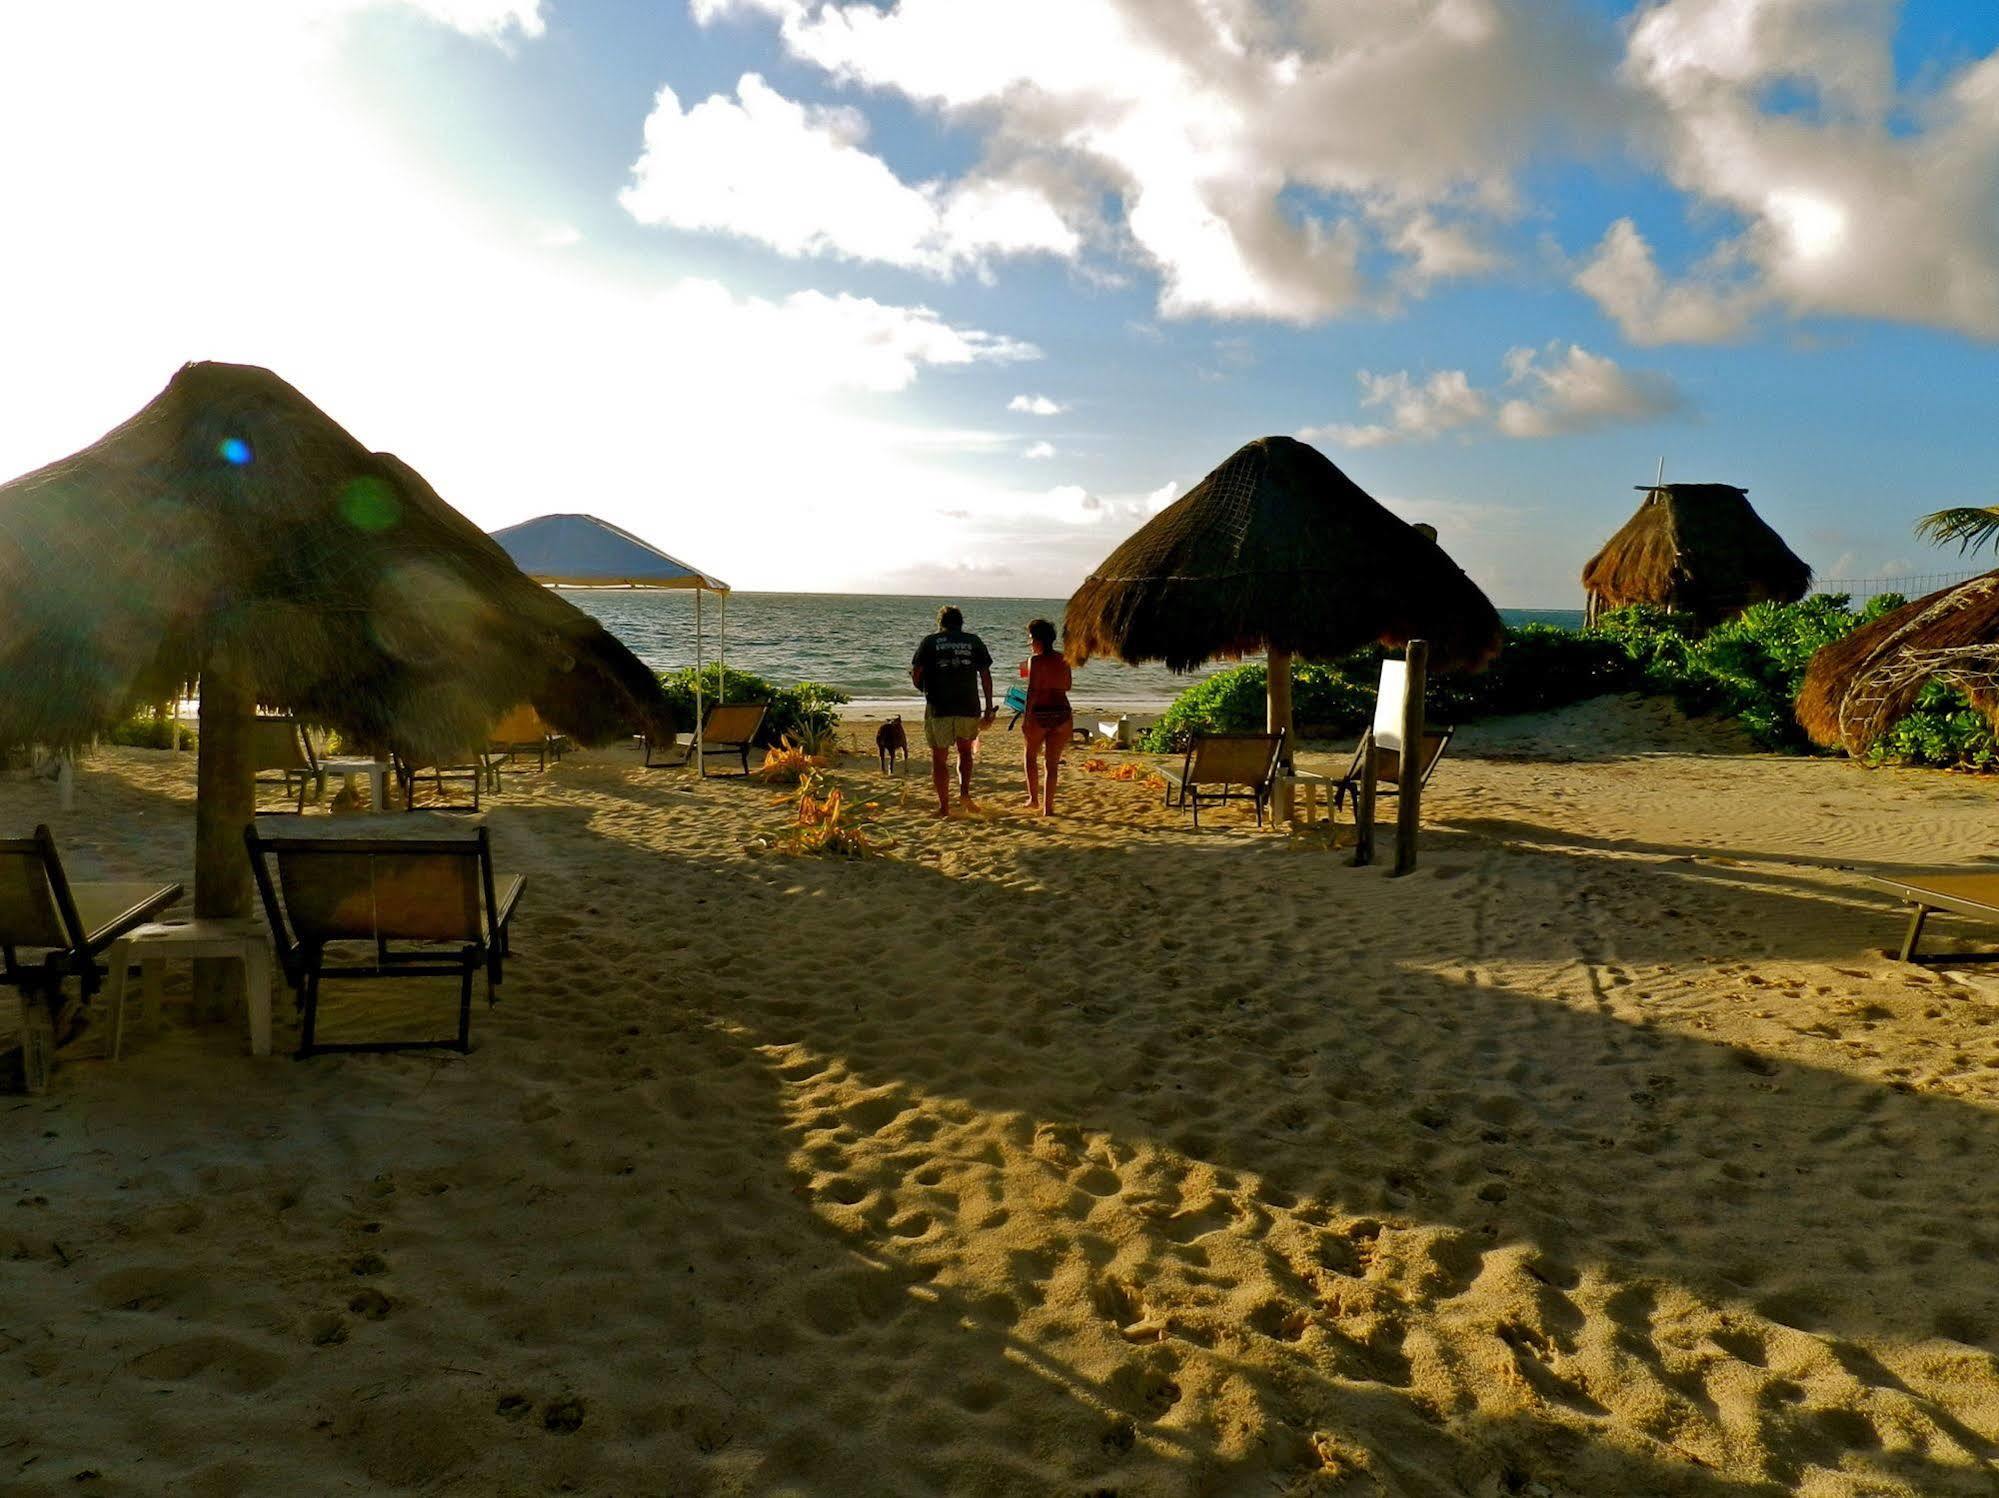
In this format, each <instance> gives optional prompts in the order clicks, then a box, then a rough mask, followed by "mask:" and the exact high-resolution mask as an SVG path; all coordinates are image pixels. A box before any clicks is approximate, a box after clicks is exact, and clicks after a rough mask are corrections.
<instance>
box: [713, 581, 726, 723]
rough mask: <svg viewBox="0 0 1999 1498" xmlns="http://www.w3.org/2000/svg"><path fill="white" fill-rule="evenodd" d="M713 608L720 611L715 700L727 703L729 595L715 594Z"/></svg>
mask: <svg viewBox="0 0 1999 1498" xmlns="http://www.w3.org/2000/svg"><path fill="white" fill-rule="evenodd" d="M715 607H716V608H717V609H718V610H720V615H719V618H720V620H721V622H720V624H719V625H718V627H717V633H718V635H719V637H720V644H719V645H718V647H717V649H716V659H717V660H719V661H720V662H721V663H722V679H721V680H720V681H719V682H718V683H716V686H715V700H716V701H717V702H727V701H728V700H729V595H728V594H727V593H717V594H716V595H715Z"/></svg>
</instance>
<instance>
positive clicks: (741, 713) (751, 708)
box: [645, 702, 770, 775]
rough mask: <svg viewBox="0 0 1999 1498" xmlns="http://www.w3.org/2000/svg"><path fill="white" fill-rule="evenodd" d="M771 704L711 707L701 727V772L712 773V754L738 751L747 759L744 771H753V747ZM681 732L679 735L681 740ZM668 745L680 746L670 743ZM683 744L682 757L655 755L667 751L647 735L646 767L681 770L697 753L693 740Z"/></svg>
mask: <svg viewBox="0 0 1999 1498" xmlns="http://www.w3.org/2000/svg"><path fill="white" fill-rule="evenodd" d="M769 713H770V707H769V705H768V704H767V703H762V702H726V703H717V704H716V705H715V706H713V707H711V708H709V709H708V716H707V717H706V718H705V719H703V720H702V726H701V754H702V765H701V773H702V774H703V775H706V774H707V773H708V765H707V757H708V756H709V755H711V754H716V753H721V754H734V755H736V756H738V757H739V758H740V759H741V760H742V762H743V774H745V775H748V774H749V773H750V750H751V749H753V748H755V747H756V742H757V737H758V735H760V734H761V733H762V732H763V727H764V719H765V717H767V716H768V715H769ZM678 737H679V735H677V734H676V735H675V739H676V740H677V739H678ZM664 747H665V748H672V747H676V746H675V745H671V744H669V745H667V746H664ZM678 747H680V750H681V753H680V758H679V759H666V758H663V757H662V758H657V759H656V758H654V755H655V754H663V752H664V750H663V748H662V746H660V745H659V744H658V742H657V741H656V740H655V739H653V738H652V736H651V735H647V737H646V741H645V752H646V759H645V762H646V768H647V769H649V770H659V769H666V770H677V769H679V768H680V767H681V766H682V765H684V764H686V763H687V761H688V760H690V759H691V758H693V756H694V742H693V740H692V739H690V740H688V742H687V743H686V744H685V745H684V746H678Z"/></svg>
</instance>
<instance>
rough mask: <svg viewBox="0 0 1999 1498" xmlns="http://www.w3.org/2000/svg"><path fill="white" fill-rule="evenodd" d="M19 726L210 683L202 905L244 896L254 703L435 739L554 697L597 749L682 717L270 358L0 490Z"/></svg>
mask: <svg viewBox="0 0 1999 1498" xmlns="http://www.w3.org/2000/svg"><path fill="white" fill-rule="evenodd" d="M0 596H4V597H5V599H6V602H7V607H6V612H5V614H4V616H0V743H22V742H38V743H47V744H57V745H71V744H76V743H79V742H81V741H83V740H85V739H88V738H89V737H90V736H91V735H92V734H94V733H96V732H98V731H99V730H101V729H104V728H106V727H108V726H110V725H111V724H113V723H115V722H117V721H118V720H119V719H120V718H122V717H123V716H124V715H125V714H127V713H129V712H130V711H131V710H132V709H133V708H134V707H135V706H137V705H138V704H141V703H144V702H148V701H158V700H161V699H162V698H165V697H168V696H171V695H173V694H174V693H175V692H177V691H178V690H179V689H180V688H181V687H182V686H183V685H184V684H186V683H188V682H192V681H195V680H196V679H199V680H200V682H201V739H200V745H199V764H198V767H197V781H198V794H197V802H196V812H195V911H196V913H197V914H198V915H203V916H235V915H240V914H243V913H244V912H245V911H246V910H247V908H248V902H249V870H248V864H247V860H246V859H245V856H244V854H243V850H242V845H241V837H242V829H243V826H244V824H245V823H247V822H248V821H249V820H250V817H251V815H252V812H253V810H254V805H255V802H254V785H253V783H252V781H253V771H252V768H251V767H252V760H251V757H250V750H249V744H250V739H251V735H252V727H251V716H252V713H253V711H254V708H255V706H256V705H257V704H259V703H262V704H265V705H269V706H275V707H281V708H285V709H288V710H291V711H294V712H297V713H298V714H300V715H301V716H303V717H305V718H308V719H310V720H312V721H315V722H320V723H326V724H329V725H331V726H333V727H334V728H336V729H339V730H340V731H341V733H342V734H343V735H344V736H349V737H352V738H353V739H356V740H358V741H360V742H362V743H365V744H373V745H379V746H390V747H395V748H398V749H401V750H403V751H405V752H407V753H409V754H411V755H413V756H415V757H419V758H426V757H430V756H434V755H450V754H457V753H462V752H464V750H465V749H466V748H467V747H469V746H478V745H483V744H484V742H485V739H486V733H487V730H488V729H489V728H490V727H491V725H492V723H493V721H494V720H495V719H496V718H497V717H498V716H499V715H500V714H501V713H502V712H504V711H505V710H506V709H508V708H510V707H513V706H515V705H517V704H518V703H520V702H521V701H522V700H523V699H526V700H528V701H531V702H532V703H533V704H534V705H535V707H536V708H537V709H538V710H539V711H540V712H541V713H542V715H543V716H544V717H545V718H547V719H548V721H549V722H550V723H552V724H554V725H555V726H557V727H558V728H560V729H562V730H563V731H564V732H566V733H569V734H571V735H573V736H574V737H576V738H578V739H580V740H582V741H583V742H585V743H592V742H601V741H602V740H604V739H606V738H608V737H610V736H611V735H613V734H617V733H620V732H625V731H629V730H630V729H634V728H638V727H642V726H647V725H648V724H650V723H654V722H659V721H663V715H664V714H665V712H666V710H667V709H666V701H665V696H664V694H663V693H662V692H661V691H660V688H659V684H658V682H657V681H656V680H655V679H654V678H653V675H652V673H651V672H650V671H648V670H647V669H646V668H645V666H644V665H642V664H641V663H640V662H639V660H638V659H637V658H636V657H635V656H633V655H632V654H631V652H630V651H628V650H626V649H625V648H624V646H622V645H620V644H619V643H618V642H617V640H616V639H615V638H613V637H612V636H611V635H610V634H609V633H608V632H606V631H605V630H604V628H603V627H602V626H601V625H599V624H598V623H597V622H596V621H595V620H593V619H591V618H589V617H588V616H587V615H585V614H584V613H583V612H582V611H581V610H579V609H577V608H575V607H574V606H573V605H571V604H569V603H567V602H565V601H564V600H563V599H561V598H559V597H557V596H556V595H555V594H553V593H551V592H549V591H548V590H546V589H544V588H542V587H541V586H539V585H538V584H536V583H534V582H532V581H530V580H529V579H528V578H527V577H526V576H525V575H523V574H522V573H521V571H520V569H518V568H517V567H515V566H514V564H513V563H512V561H510V560H509V559H508V557H507V554H506V553H505V552H504V551H502V550H501V549H500V547H499V546H498V544H497V543H495V542H494V541H492V540H491V539H489V538H488V537H487V536H486V535H485V534H484V533H482V532H481V531H480V530H479V528H478V527H477V526H475V525H473V524H472V523H471V522H470V521H469V520H467V519H465V517H464V516H462V515H460V514H458V513H457V512H456V511H455V510H453V509H452V508H451V507H450V506H449V505H447V504H445V503H444V501H443V500H442V499H440V498H438V496H437V493H436V491H434V490H433V489H432V488H431V487H430V486H429V485H428V484H426V483H425V482H424V481H423V479H422V478H421V477H419V476H418V475H417V473H416V472H415V471H414V470H413V469H411V468H410V467H408V466H407V465H406V464H404V463H402V462H400V461H398V460H397V459H395V458H393V457H390V456H388V455H386V454H382V453H370V452H369V451H368V450H367V449H366V448H364V447H363V446H362V445H361V444H360V443H359V442H357V441H355V440H354V438H352V437H351V436H349V435H348V434H347V433H346V432H345V431H343V430H342V429H341V428H340V427H339V426H338V425H337V424H336V423H335V422H334V421H333V420H332V419H331V418H330V417H328V416H327V415H326V414H325V413H324V412H322V411H320V410H319V409H318V408H317V407H316V406H314V405H313V404H312V403H311V402H310V401H308V400H307V399H306V398H305V397H304V396H302V395H300V394H299V393H298V391H296V390H294V389H293V388H292V387H291V386H289V385H287V384H286V383H285V382H284V381H283V380H281V379H279V378H278V377H277V376H276V375H274V374H272V373H271V372H270V371H269V370H265V369H256V368H251V367H248V366H243V365H231V364H189V365H186V366H184V367H183V368H182V369H181V371H180V372H179V373H178V374H176V375H175V376H174V377H173V379H172V380H171V381H170V382H169V383H168V385H167V388H166V389H165V390H163V391H162V392H161V393H160V394H159V395H158V396H157V397H155V398H154V399H153V400H152V401H151V402H149V403H148V404H147V405H146V407H145V408H144V409H143V410H141V411H140V412H139V413H138V414H137V415H136V416H134V417H133V418H132V419H131V420H130V421H127V422H126V423H125V424H124V425H123V426H120V427H118V428H117V429H116V430H114V431H112V432H109V433H107V434H106V435H105V436H103V437H102V438H100V439H98V440H97V441H96V442H94V443H92V444H91V445H90V446H89V447H87V448H85V449H83V451H81V452H79V453H76V454H74V455H72V456H70V457H68V458H64V459H62V460H61V461H60V462H57V463H52V464H50V465H49V466H48V467H46V468H42V469H38V470H37V471H35V472H33V473H30V474H26V475H24V476H22V477H21V478H18V479H15V480H13V481H12V482H10V483H7V484H0Z"/></svg>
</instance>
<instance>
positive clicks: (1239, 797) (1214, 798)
mask: <svg viewBox="0 0 1999 1498" xmlns="http://www.w3.org/2000/svg"><path fill="white" fill-rule="evenodd" d="M1283 753H1284V730H1283V729H1281V728H1280V729H1279V730H1278V731H1277V732H1276V733H1197V734H1195V735H1194V738H1193V742H1192V743H1190V744H1188V746H1187V758H1186V760H1185V762H1184V763H1183V764H1182V765H1181V766H1180V768H1179V769H1178V770H1177V771H1175V770H1167V771H1164V772H1163V773H1164V775H1165V777H1166V804H1167V805H1168V806H1189V807H1192V808H1193V811H1194V825H1195V826H1196V827H1198V826H1200V825H1201V808H1202V807H1203V806H1220V805H1221V804H1222V803H1223V802H1225V801H1248V802H1251V803H1253V804H1254V805H1255V807H1256V825H1257V826H1259V827H1261V826H1262V825H1263V809H1264V807H1265V806H1267V805H1268V804H1269V802H1270V790H1271V786H1272V785H1273V784H1274V783H1275V781H1276V778H1277V766H1278V762H1279V760H1280V759H1281V758H1282V757H1283Z"/></svg>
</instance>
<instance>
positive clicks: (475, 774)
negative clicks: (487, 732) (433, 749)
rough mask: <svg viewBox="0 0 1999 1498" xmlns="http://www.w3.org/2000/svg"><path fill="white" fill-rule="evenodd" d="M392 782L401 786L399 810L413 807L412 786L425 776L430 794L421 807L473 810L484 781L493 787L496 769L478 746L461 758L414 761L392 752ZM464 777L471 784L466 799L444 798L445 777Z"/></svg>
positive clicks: (449, 779) (487, 755)
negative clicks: (431, 792) (394, 779)
mask: <svg viewBox="0 0 1999 1498" xmlns="http://www.w3.org/2000/svg"><path fill="white" fill-rule="evenodd" d="M395 763H396V784H397V785H398V786H399V787H400V788H401V789H402V793H403V810H404V811H415V810H416V809H417V804H416V787H417V782H418V781H419V780H424V779H427V780H429V782H430V784H431V787H432V790H433V795H432V798H431V799H430V800H429V801H427V802H425V803H424V807H423V809H424V810H425V811H477V810H478V809H479V792H480V791H481V790H482V789H484V788H485V787H486V786H488V785H492V786H495V787H496V788H497V785H498V781H499V771H498V770H497V769H496V768H495V767H494V762H493V759H492V757H491V756H490V755H489V754H487V753H486V751H485V750H483V749H481V750H479V751H478V752H477V753H475V754H473V755H471V756H470V757H469V758H466V759H462V760H452V761H449V762H446V761H429V762H424V763H416V762H412V761H410V760H407V759H404V758H403V757H402V756H401V755H400V754H398V755H397V756H396V761H395ZM461 780H462V781H464V782H465V783H466V784H467V785H469V786H470V787H471V788H472V799H471V800H470V801H447V800H446V799H445V796H446V794H447V793H446V791H445V788H444V786H445V782H446V781H452V782H457V781H461Z"/></svg>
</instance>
